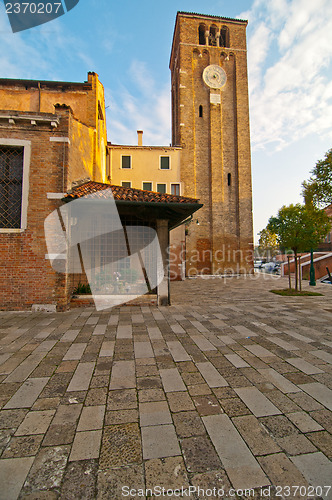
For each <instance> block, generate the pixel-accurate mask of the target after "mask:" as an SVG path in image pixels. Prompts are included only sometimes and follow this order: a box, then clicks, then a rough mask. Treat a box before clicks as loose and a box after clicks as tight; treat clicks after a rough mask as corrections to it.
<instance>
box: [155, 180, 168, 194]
mask: <svg viewBox="0 0 332 500" xmlns="http://www.w3.org/2000/svg"><path fill="white" fill-rule="evenodd" d="M158 186H165V192H164V193H162V192H160V191H158ZM156 190H157V193H160V194H166V193H167V183H166V182H158V183H157V188H156Z"/></svg>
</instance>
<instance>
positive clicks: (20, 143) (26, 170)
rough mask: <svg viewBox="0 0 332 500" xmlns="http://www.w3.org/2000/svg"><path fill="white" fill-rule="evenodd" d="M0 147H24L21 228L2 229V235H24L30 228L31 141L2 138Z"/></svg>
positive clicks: (0, 230) (0, 138)
mask: <svg viewBox="0 0 332 500" xmlns="http://www.w3.org/2000/svg"><path fill="white" fill-rule="evenodd" d="M0 146H9V147H23V177H22V204H21V227H19V228H6V227H0V234H4V233H23V232H24V231H25V230H26V229H27V227H28V201H29V175H30V163H31V141H27V140H21V139H8V138H4V137H0Z"/></svg>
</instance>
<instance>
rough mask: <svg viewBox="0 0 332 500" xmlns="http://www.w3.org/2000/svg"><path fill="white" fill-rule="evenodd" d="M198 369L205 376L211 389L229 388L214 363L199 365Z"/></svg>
mask: <svg viewBox="0 0 332 500" xmlns="http://www.w3.org/2000/svg"><path fill="white" fill-rule="evenodd" d="M197 368H198V369H199V371H200V372H201V374H202V375H203V377H204V379H205V381H206V383H207V384H208V386H209V387H225V386H228V383H227V381H226V380H225V379H224V377H222V376H221V375H220V373H219V372H218V370H217V369H216V368H215V367H214V366H213V364H212V363H210V362H206V363H197Z"/></svg>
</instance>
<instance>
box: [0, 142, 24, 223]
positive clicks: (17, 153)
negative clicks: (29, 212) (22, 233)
mask: <svg viewBox="0 0 332 500" xmlns="http://www.w3.org/2000/svg"><path fill="white" fill-rule="evenodd" d="M22 185H23V148H22V147H11V146H1V145H0V227H1V228H6V229H7V228H9V229H17V228H20V227H21V208H22Z"/></svg>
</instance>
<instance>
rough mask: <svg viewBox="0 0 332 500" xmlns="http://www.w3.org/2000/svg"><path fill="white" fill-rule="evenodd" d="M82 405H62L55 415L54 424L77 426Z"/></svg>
mask: <svg viewBox="0 0 332 500" xmlns="http://www.w3.org/2000/svg"><path fill="white" fill-rule="evenodd" d="M82 406H83V405H82V404H74V405H70V406H68V405H60V406H59V407H58V409H57V411H56V413H55V416H54V419H53V422H52V423H53V424H60V425H61V424H76V422H77V421H78V418H79V416H80V414H81V411H82Z"/></svg>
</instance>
